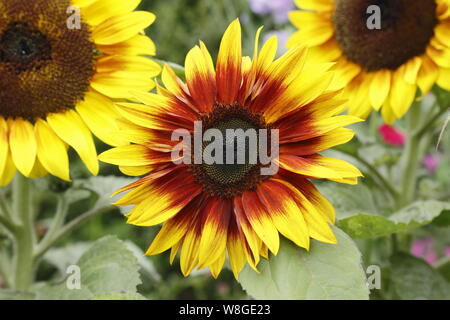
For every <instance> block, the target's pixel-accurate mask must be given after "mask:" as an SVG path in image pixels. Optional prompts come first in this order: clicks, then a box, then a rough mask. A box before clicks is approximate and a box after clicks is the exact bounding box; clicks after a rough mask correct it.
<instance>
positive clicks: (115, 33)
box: [92, 11, 155, 45]
mask: <svg viewBox="0 0 450 320" xmlns="http://www.w3.org/2000/svg"><path fill="white" fill-rule="evenodd" d="M153 21H155V15H154V14H153V13H150V12H146V11H135V12H131V13H128V14H125V15H120V16H115V17H112V18H110V19H108V20H106V21H105V22H104V23H102V24H100V25H98V26H97V27H95V28H94V30H93V31H92V38H93V39H94V42H95V43H96V44H101V45H108V44H114V43H119V42H122V41H126V40H128V39H131V38H133V37H134V36H136V35H137V34H139V33H140V32H141V31H142V30H144V29H145V28H147V27H148V26H149V25H151V24H152V23H153Z"/></svg>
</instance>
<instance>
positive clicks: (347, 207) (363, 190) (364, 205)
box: [317, 182, 378, 220]
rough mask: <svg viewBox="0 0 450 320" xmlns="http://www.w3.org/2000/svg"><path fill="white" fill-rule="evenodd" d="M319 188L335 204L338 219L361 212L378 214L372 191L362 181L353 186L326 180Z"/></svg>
mask: <svg viewBox="0 0 450 320" xmlns="http://www.w3.org/2000/svg"><path fill="white" fill-rule="evenodd" d="M317 188H318V189H319V191H320V192H321V193H322V194H323V195H324V196H325V197H326V198H327V199H328V201H330V202H331V203H332V204H333V206H334V208H335V209H336V216H337V218H338V220H339V219H344V218H347V217H351V216H354V215H357V214H360V213H368V214H371V215H377V214H378V210H377V206H376V204H375V201H374V199H373V196H372V192H371V191H370V189H369V188H367V187H366V186H365V185H363V184H362V183H360V184H358V185H355V186H351V185H338V184H336V183H326V182H325V183H320V184H318V185H317Z"/></svg>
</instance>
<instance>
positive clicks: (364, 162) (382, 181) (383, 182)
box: [338, 149, 399, 199]
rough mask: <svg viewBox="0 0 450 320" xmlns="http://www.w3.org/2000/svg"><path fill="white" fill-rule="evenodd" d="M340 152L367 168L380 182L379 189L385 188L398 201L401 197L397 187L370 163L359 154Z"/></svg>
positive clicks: (341, 150)
mask: <svg viewBox="0 0 450 320" xmlns="http://www.w3.org/2000/svg"><path fill="white" fill-rule="evenodd" d="M338 151H339V152H341V153H344V154H346V155H349V156H351V157H352V158H354V159H355V160H356V161H358V162H360V163H361V164H362V165H363V166H365V167H366V168H367V170H368V174H370V175H372V177H373V178H374V180H375V181H378V185H379V187H380V188H385V190H387V191H388V192H389V194H390V195H391V196H392V198H393V199H396V198H397V197H398V196H399V194H398V191H397V190H396V189H395V187H394V186H393V185H392V184H391V183H390V182H389V180H388V179H386V178H385V177H384V176H383V175H382V174H381V173H380V172H379V171H378V169H377V168H376V167H375V166H374V165H372V164H371V163H370V162H369V161H367V160H366V159H364V158H362V157H360V156H359V155H358V154H355V153H352V152H347V151H346V150H344V149H339V150H338Z"/></svg>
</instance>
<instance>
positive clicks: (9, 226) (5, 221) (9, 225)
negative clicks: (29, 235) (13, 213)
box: [0, 214, 17, 234]
mask: <svg viewBox="0 0 450 320" xmlns="http://www.w3.org/2000/svg"><path fill="white" fill-rule="evenodd" d="M0 225H1V226H3V227H4V228H5V229H6V230H8V231H9V232H11V233H12V234H14V233H15V231H16V228H17V226H16V225H15V224H14V222H12V221H11V220H10V219H9V218H8V217H7V216H3V215H1V214H0Z"/></svg>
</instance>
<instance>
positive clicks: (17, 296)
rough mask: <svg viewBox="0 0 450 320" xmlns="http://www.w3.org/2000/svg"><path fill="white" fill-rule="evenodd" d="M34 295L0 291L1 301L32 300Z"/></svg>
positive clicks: (6, 290) (5, 290) (7, 290)
mask: <svg viewBox="0 0 450 320" xmlns="http://www.w3.org/2000/svg"><path fill="white" fill-rule="evenodd" d="M33 299H34V294H33V293H28V292H21V291H14V290H10V289H0V301H1V300H33Z"/></svg>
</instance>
